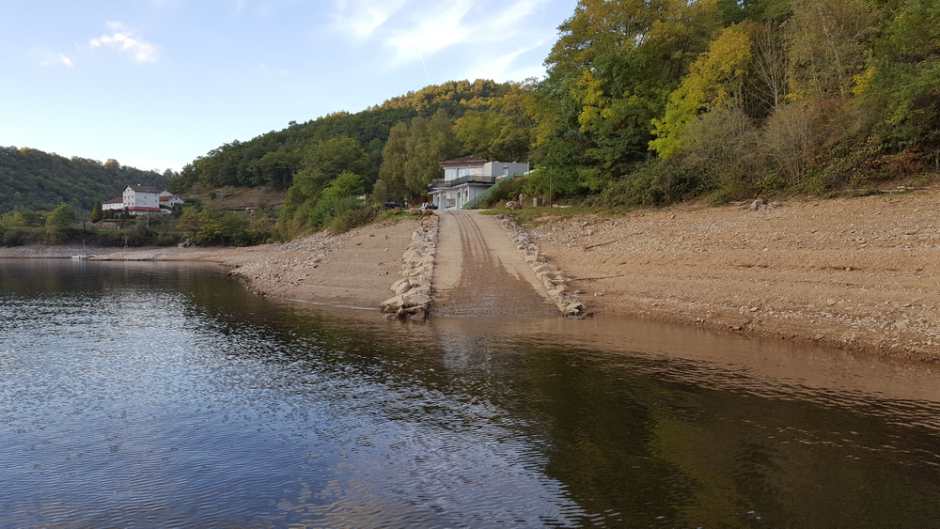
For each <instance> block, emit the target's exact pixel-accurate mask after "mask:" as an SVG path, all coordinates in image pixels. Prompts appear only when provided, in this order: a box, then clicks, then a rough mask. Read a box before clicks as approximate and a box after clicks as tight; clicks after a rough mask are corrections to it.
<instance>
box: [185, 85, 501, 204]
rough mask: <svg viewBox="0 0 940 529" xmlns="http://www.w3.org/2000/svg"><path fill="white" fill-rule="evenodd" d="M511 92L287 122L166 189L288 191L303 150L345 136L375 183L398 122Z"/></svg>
mask: <svg viewBox="0 0 940 529" xmlns="http://www.w3.org/2000/svg"><path fill="white" fill-rule="evenodd" d="M511 89H512V85H511V83H496V82H493V81H486V80H477V81H472V82H471V81H450V82H447V83H444V84H441V85H431V86H427V87H425V88H422V89H421V90H418V91H417V92H409V93H407V94H406V95H403V96H399V97H395V98H392V99H389V100H387V101H385V102H384V103H382V104H381V105H376V106H373V107H369V108H367V109H365V110H363V111H361V112H357V113H355V114H351V113H349V112H334V113H332V114H329V115H327V116H323V117H320V118H317V119H315V120H311V121H307V122H306V123H296V122H291V123H290V124H289V126H288V127H287V128H285V129H283V130H279V131H271V132H267V133H265V134H262V135H260V136H257V137H255V138H253V139H251V140H248V141H238V140H235V141H233V142H232V143H227V144H225V145H222V146H220V147H218V148H216V149H213V150H212V151H210V152H209V153H207V154H206V156H200V157H199V158H197V159H196V160H194V161H193V162H192V163H191V164H187V165H186V167H184V168H183V170H182V172H181V173H180V175H179V177H177V178H174V179H173V180H172V181H171V182H170V184H169V188H170V191H172V192H174V193H183V192H187V191H189V190H190V189H192V187H193V186H194V185H196V184H201V185H203V186H208V187H222V186H248V187H261V186H265V187H269V188H272V189H285V190H286V189H287V188H289V187H290V186H291V183H292V180H293V175H294V173H295V172H296V171H297V170H298V169H299V168H300V167H301V159H302V153H303V151H304V149H305V148H307V147H309V146H310V145H311V144H313V143H316V142H318V141H323V140H329V139H331V138H344V137H345V138H352V139H354V140H356V141H358V142H359V145H360V146H361V147H362V148H363V150H365V151H366V153H367V154H368V155H369V159H370V163H371V167H370V170H369V173H368V174H365V175H362V176H365V177H366V178H367V179H368V181H369V182H374V181H375V179H376V178H378V173H379V166H380V165H381V164H382V148H383V147H384V146H385V142H386V141H388V136H389V131H390V130H391V128H392V127H393V126H394V125H395V124H396V123H398V122H405V123H408V122H410V121H411V120H412V118H414V117H416V116H425V117H429V116H431V115H432V114H434V113H435V112H436V111H437V110H439V109H444V110H445V111H446V112H447V114H448V116H449V117H450V118H459V117H460V116H462V115H463V114H464V113H465V112H467V111H468V110H470V109H480V108H486V106H487V105H488V104H489V102H490V101H491V100H493V99H495V98H499V97H502V96H503V95H505V94H507V93H508V92H509V91H510V90H511Z"/></svg>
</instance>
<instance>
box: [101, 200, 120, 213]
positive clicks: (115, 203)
mask: <svg viewBox="0 0 940 529" xmlns="http://www.w3.org/2000/svg"><path fill="white" fill-rule="evenodd" d="M123 209H124V199H123V198H115V199H111V200H109V201H107V202H105V203H103V204H101V211H112V210H113V211H122V210H123Z"/></svg>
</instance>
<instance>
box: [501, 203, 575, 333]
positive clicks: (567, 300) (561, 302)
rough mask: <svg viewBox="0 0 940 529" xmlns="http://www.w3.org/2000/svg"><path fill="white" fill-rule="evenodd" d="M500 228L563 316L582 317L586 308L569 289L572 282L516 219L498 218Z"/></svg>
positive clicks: (503, 216)
mask: <svg viewBox="0 0 940 529" xmlns="http://www.w3.org/2000/svg"><path fill="white" fill-rule="evenodd" d="M496 218H497V219H498V220H499V224H500V226H502V227H503V229H505V230H506V232H507V234H508V235H509V238H510V239H512V242H513V243H515V245H516V248H519V251H520V252H522V254H523V255H524V256H525V261H526V263H528V264H529V266H531V267H532V271H533V272H535V275H536V276H537V277H538V278H539V280H540V281H541V282H542V286H544V287H545V290H546V291H547V292H548V296H549V297H550V298H551V300H552V301H553V302H554V303H555V305H556V306H557V307H558V310H560V311H561V313H562V314H564V315H565V316H568V317H580V316H583V315H584V311H585V307H584V305H583V304H582V303H581V302H580V301H578V296H577V294H575V293H574V292H572V291H570V290H569V289H568V285H567V284H568V282H570V281H571V278H569V277H568V276H567V275H565V273H564V272H562V271H561V270H559V269H558V267H557V266H555V265H553V264H549V263H547V262H546V261H547V260H548V259H547V258H546V256H545V254H544V253H542V252H541V251H540V249H539V247H538V246H537V245H536V244H535V243H533V242H532V239H531V238H530V237H529V233H528V232H527V231H526V230H525V228H523V227H522V226H520V225H519V224H518V223H517V222H516V220H515V219H513V218H512V217H509V216H506V215H499V216H497V217H496Z"/></svg>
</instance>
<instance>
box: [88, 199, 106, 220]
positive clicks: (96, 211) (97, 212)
mask: <svg viewBox="0 0 940 529" xmlns="http://www.w3.org/2000/svg"><path fill="white" fill-rule="evenodd" d="M103 217H104V215H103V212H102V210H101V201H98V200H96V201H95V205H94V206H93V207H92V208H91V221H92V222H98V221H99V220H101V219H102V218H103Z"/></svg>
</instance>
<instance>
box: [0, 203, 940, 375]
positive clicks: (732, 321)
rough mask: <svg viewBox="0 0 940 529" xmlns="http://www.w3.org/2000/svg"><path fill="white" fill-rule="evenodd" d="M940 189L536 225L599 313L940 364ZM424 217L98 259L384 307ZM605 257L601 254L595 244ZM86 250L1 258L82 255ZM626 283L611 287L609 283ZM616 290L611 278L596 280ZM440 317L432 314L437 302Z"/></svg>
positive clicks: (0, 253) (554, 260) (3, 251)
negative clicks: (205, 268) (225, 273)
mask: <svg viewBox="0 0 940 529" xmlns="http://www.w3.org/2000/svg"><path fill="white" fill-rule="evenodd" d="M938 206H940V191H938V190H932V189H927V190H923V191H918V192H914V193H905V194H898V195H880V196H870V197H863V198H856V199H837V200H811V201H806V200H794V201H788V202H783V203H782V204H780V205H779V206H778V207H769V208H764V209H761V210H759V211H752V210H750V209H749V208H748V207H746V206H726V207H704V206H694V205H693V206H690V205H684V206H678V207H674V208H666V209H659V210H654V209H645V210H637V211H633V212H630V213H627V214H625V215H623V216H617V217H602V216H599V215H584V216H573V217H570V218H566V219H559V218H549V217H545V218H542V219H539V218H537V219H536V220H535V221H534V222H532V223H529V224H528V225H527V229H528V230H529V233H530V236H531V239H532V241H533V242H534V243H535V244H537V245H539V246H540V247H541V250H542V252H544V253H545V255H546V256H547V258H548V262H549V263H551V264H554V265H555V266H557V267H558V268H560V269H561V270H563V271H564V272H565V273H566V274H567V276H568V277H571V278H582V279H581V280H579V281H574V282H572V283H570V287H571V288H572V289H574V290H575V291H577V292H580V298H581V301H582V302H583V303H584V304H585V305H586V306H587V309H588V311H591V312H595V313H604V314H611V315H626V316H630V317H635V318H641V319H650V320H655V321H663V322H669V323H676V324H683V325H694V326H698V327H703V328H709V329H716V330H722V331H725V332H731V333H737V334H749V335H756V336H762V337H776V338H779V339H783V340H789V341H796V342H805V343H816V344H826V345H832V346H836V347H839V348H842V349H845V350H850V351H862V352H866V353H872V354H875V355H879V356H886V357H892V358H906V359H914V360H919V361H927V362H937V361H940V334H938V333H940V267H938V266H937V263H938V260H937V258H938V257H940V211H938ZM418 224H419V220H418V219H417V218H415V219H406V220H402V221H400V222H395V223H384V224H377V225H373V226H368V227H366V228H362V229H358V230H353V231H351V232H349V233H346V234H342V235H339V236H327V235H322V234H320V235H313V236H310V237H306V238H304V239H299V240H296V241H292V242H290V243H287V244H283V245H267V246H259V247H252V248H188V249H179V248H146V249H133V250H131V249H128V251H127V252H124V251H123V250H122V249H92V248H89V249H88V253H89V254H92V255H96V256H97V258H99V259H106V260H158V261H196V262H212V263H219V264H220V265H223V266H224V267H227V268H229V269H230V270H232V275H234V276H236V277H239V278H240V279H242V280H243V281H244V282H245V283H246V287H247V288H248V289H249V290H251V291H252V292H255V293H258V294H261V295H267V296H270V297H275V298H281V299H292V300H299V301H305V302H310V303H317V304H325V305H331V306H337V307H357V308H368V309H376V310H377V309H378V307H379V306H380V305H381V303H382V301H384V300H386V299H388V298H389V297H391V296H393V295H394V293H393V292H391V291H390V290H389V288H390V286H391V285H392V284H393V283H394V282H395V281H397V280H398V279H399V278H400V267H401V264H402V255H403V253H404V252H405V250H406V249H407V248H408V245H409V244H410V243H411V240H412V234H413V232H414V231H415V230H416V229H417V228H418ZM592 246H593V247H592ZM77 253H80V249H77V248H61V247H53V248H47V247H20V248H0V258H56V257H59V258H63V257H64V258H67V257H71V256H72V255H75V254H77ZM608 276H611V277H608ZM590 278H602V279H590ZM432 314H433V306H432Z"/></svg>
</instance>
